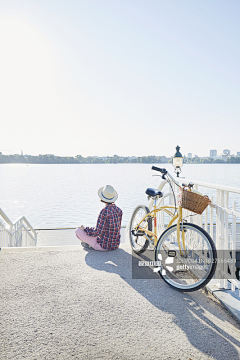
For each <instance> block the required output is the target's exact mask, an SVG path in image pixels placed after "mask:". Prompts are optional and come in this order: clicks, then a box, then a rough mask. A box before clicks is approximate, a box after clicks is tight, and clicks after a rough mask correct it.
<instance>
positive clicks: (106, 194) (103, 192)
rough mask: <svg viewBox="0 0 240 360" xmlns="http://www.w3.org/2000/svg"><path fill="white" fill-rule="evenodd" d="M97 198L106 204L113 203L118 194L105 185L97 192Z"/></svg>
mask: <svg viewBox="0 0 240 360" xmlns="http://www.w3.org/2000/svg"><path fill="white" fill-rule="evenodd" d="M98 196H99V197H100V199H101V200H102V201H104V202H106V203H113V202H115V201H116V200H117V198H118V194H117V192H116V190H114V188H113V187H112V186H111V185H106V186H103V187H101V188H100V189H99V190H98Z"/></svg>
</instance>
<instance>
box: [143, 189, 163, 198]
mask: <svg viewBox="0 0 240 360" xmlns="http://www.w3.org/2000/svg"><path fill="white" fill-rule="evenodd" d="M145 193H146V194H147V195H148V196H151V197H155V196H159V197H162V196H163V193H162V192H161V191H159V190H158V189H152V188H148V189H147V190H146V191H145Z"/></svg>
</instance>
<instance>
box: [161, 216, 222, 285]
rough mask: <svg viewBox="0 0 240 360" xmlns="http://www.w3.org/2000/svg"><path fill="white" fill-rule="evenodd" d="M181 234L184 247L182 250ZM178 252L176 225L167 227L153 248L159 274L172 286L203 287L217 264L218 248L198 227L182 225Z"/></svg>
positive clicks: (188, 224) (187, 224) (210, 277)
mask: <svg viewBox="0 0 240 360" xmlns="http://www.w3.org/2000/svg"><path fill="white" fill-rule="evenodd" d="M183 233H184V236H185V245H186V246H185V249H186V251H184V249H183ZM180 246H181V251H182V254H183V256H182V255H181V253H180V250H179V246H178V242H177V225H173V226H171V227H170V228H168V229H166V230H165V231H164V232H163V233H162V235H161V236H160V238H159V240H158V242H157V245H156V250H155V260H156V261H160V266H159V271H158V273H159V275H160V277H161V278H162V279H163V280H164V281H165V282H166V283H167V284H168V285H169V286H171V287H172V288H174V289H176V290H178V291H182V292H190V291H196V290H199V289H201V288H202V287H204V286H205V285H206V284H207V283H208V282H209V281H210V280H211V279H212V277H213V275H214V272H215V270H216V266H217V251H216V248H215V245H214V242H213V240H212V238H211V237H210V235H209V234H208V233H207V232H206V231H205V230H204V229H202V228H201V227H200V226H198V225H195V224H190V223H184V224H183V225H181V231H180ZM169 259H171V260H169Z"/></svg>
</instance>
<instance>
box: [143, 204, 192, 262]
mask: <svg viewBox="0 0 240 360" xmlns="http://www.w3.org/2000/svg"><path fill="white" fill-rule="evenodd" d="M169 209H172V210H173V209H174V210H175V209H176V208H175V206H172V205H165V206H161V207H160V208H157V206H156V200H155V201H154V205H153V210H152V211H150V213H148V214H147V215H146V216H144V218H143V219H142V220H141V221H140V223H139V224H138V225H137V226H136V229H137V230H140V231H143V232H144V233H146V234H147V235H149V236H152V237H153V239H154V246H156V245H157V242H158V238H157V213H158V212H159V211H164V212H165V213H166V214H168V215H170V216H172V219H171V220H170V221H169V223H168V225H167V229H168V228H169V227H170V226H172V224H173V223H174V221H175V220H176V219H178V221H177V241H178V247H179V250H180V254H181V255H183V253H182V249H181V244H180V229H181V222H182V207H181V206H179V207H178V212H177V214H176V215H174V214H173V213H172V212H171V211H170V210H169ZM149 217H151V218H152V219H153V220H154V231H150V230H148V229H145V228H142V227H141V223H142V222H143V221H144V220H147V219H148V218H149ZM143 236H144V235H143ZM144 237H145V236H144ZM145 238H146V239H147V237H145ZM182 246H183V249H184V252H185V253H186V247H185V233H184V232H182Z"/></svg>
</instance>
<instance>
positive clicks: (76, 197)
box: [0, 164, 240, 229]
mask: <svg viewBox="0 0 240 360" xmlns="http://www.w3.org/2000/svg"><path fill="white" fill-rule="evenodd" d="M152 165H153V164H89V165H88V164H82V165H79V164H78V165H76V164H73V165H57V164H56V165H55V164H54V165H26V164H1V165H0V186H1V195H0V208H1V209H2V210H3V211H4V212H5V213H6V215H7V216H8V217H9V218H10V220H11V221H13V222H14V221H15V220H17V219H18V218H19V217H21V216H23V215H24V216H25V217H26V218H27V219H28V221H29V222H30V224H32V226H33V227H34V228H36V229H43V228H46V229H51V228H59V227H76V226H80V225H81V224H83V225H85V226H94V225H95V224H96V219H97V216H98V213H99V211H100V209H101V208H102V203H101V202H100V201H99V198H98V195H97V191H98V189H99V188H100V187H102V186H104V185H105V184H110V185H112V186H114V188H115V189H116V190H117V192H118V194H119V198H118V200H117V203H116V204H117V205H118V206H119V207H120V208H121V209H122V210H123V225H126V224H127V223H128V221H129V218H130V216H131V213H132V211H133V209H134V208H135V207H136V205H138V204H146V205H147V203H148V201H147V198H146V195H145V190H146V188H147V187H157V186H158V185H159V183H160V181H161V178H160V177H157V176H152V175H153V174H157V173H156V172H153V171H152V170H151V166H152ZM155 165H156V166H159V167H165V168H167V169H168V170H169V171H170V172H171V174H173V167H172V165H170V164H155ZM181 176H183V177H186V178H187V179H190V180H192V181H193V182H194V180H199V181H203V182H208V183H214V184H219V185H226V186H232V187H235V188H236V187H237V188H240V164H239V165H238V164H214V165H211V164H204V165H200V164H199V165H197V164H196V165H193V164H185V165H184V166H183V168H182V173H181ZM180 181H181V182H184V179H180ZM200 191H201V189H200ZM208 195H211V194H210V192H209V193H208ZM231 200H234V199H231ZM237 201H238V200H237ZM239 203H240V202H239Z"/></svg>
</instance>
